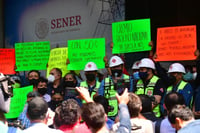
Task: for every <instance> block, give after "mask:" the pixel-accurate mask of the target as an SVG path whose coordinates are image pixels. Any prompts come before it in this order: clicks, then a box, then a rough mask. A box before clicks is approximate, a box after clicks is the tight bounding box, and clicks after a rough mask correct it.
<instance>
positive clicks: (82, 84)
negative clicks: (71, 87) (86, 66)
mask: <svg viewBox="0 0 200 133" xmlns="http://www.w3.org/2000/svg"><path fill="white" fill-rule="evenodd" d="M80 87H85V88H88V84H87V82H86V81H83V82H81V83H80ZM99 88H100V82H99V81H96V85H95V88H94V89H93V90H92V92H90V96H91V98H92V99H93V97H94V95H95V94H96V93H97V92H98V89H99ZM82 103H86V101H85V100H82Z"/></svg>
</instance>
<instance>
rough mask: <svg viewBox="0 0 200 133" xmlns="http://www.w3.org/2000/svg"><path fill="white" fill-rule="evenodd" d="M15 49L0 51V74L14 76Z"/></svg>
mask: <svg viewBox="0 0 200 133" xmlns="http://www.w3.org/2000/svg"><path fill="white" fill-rule="evenodd" d="M14 67H15V49H3V48H2V49H0V72H1V73H3V74H15V70H14V69H15V68H14Z"/></svg>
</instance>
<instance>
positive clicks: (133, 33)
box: [112, 19, 151, 54]
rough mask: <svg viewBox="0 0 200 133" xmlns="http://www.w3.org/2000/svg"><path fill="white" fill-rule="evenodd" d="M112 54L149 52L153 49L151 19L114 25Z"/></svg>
mask: <svg viewBox="0 0 200 133" xmlns="http://www.w3.org/2000/svg"><path fill="white" fill-rule="evenodd" d="M112 36H113V44H114V46H113V49H112V53H113V54H116V53H129V52H139V51H149V50H151V47H150V46H149V42H150V41H151V27H150V19H140V20H131V21H123V22H116V23H112Z"/></svg>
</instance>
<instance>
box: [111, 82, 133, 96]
mask: <svg viewBox="0 0 200 133" xmlns="http://www.w3.org/2000/svg"><path fill="white" fill-rule="evenodd" d="M129 87H130V82H129V81H125V80H124V79H118V80H117V82H116V83H115V84H114V88H115V90H116V91H117V93H118V94H119V95H121V94H122V93H123V92H124V90H125V89H126V88H128V89H129Z"/></svg>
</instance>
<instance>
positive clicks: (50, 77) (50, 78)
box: [48, 74, 55, 82]
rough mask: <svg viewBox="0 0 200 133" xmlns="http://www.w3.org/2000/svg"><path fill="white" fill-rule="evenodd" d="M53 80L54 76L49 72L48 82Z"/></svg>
mask: <svg viewBox="0 0 200 133" xmlns="http://www.w3.org/2000/svg"><path fill="white" fill-rule="evenodd" d="M54 81H55V77H54V76H53V75H52V74H50V75H49V77H48V82H54Z"/></svg>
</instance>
